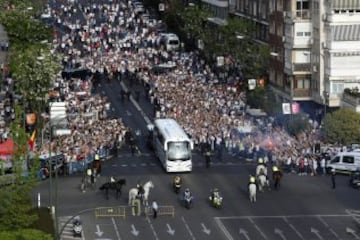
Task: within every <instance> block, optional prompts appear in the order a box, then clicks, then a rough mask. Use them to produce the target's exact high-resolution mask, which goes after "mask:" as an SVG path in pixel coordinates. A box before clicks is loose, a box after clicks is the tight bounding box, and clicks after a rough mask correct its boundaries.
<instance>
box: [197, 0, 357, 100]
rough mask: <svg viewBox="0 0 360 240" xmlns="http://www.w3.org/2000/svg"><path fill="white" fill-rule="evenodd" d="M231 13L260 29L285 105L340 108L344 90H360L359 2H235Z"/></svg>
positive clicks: (275, 84) (259, 36)
mask: <svg viewBox="0 0 360 240" xmlns="http://www.w3.org/2000/svg"><path fill="white" fill-rule="evenodd" d="M203 1H204V0H203ZM229 13H230V14H233V15H235V16H238V17H240V18H243V19H247V20H250V21H254V22H255V23H256V34H255V36H254V37H255V38H256V39H257V40H258V41H259V42H262V43H265V44H269V46H270V47H271V49H272V53H271V63H270V66H271V68H270V69H269V81H270V83H271V86H272V88H273V89H274V91H275V93H276V94H277V95H278V96H279V97H280V98H282V99H283V100H284V101H287V100H290V101H297V102H299V103H300V104H307V103H311V104H312V105H313V106H316V105H319V104H321V105H324V104H325V105H326V106H329V107H339V106H340V105H341V98H342V94H343V90H344V89H345V88H350V89H351V88H355V87H357V88H360V0H231V1H229Z"/></svg>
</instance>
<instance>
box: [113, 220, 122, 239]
mask: <svg viewBox="0 0 360 240" xmlns="http://www.w3.org/2000/svg"><path fill="white" fill-rule="evenodd" d="M111 221H112V223H113V226H114V229H115V233H116V237H117V238H118V240H121V237H120V233H119V229H118V227H117V226H116V222H115V219H114V218H111Z"/></svg>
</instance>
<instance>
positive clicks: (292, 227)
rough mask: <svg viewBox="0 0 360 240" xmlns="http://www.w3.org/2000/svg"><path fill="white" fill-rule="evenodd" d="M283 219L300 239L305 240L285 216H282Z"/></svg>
mask: <svg viewBox="0 0 360 240" xmlns="http://www.w3.org/2000/svg"><path fill="white" fill-rule="evenodd" d="M283 219H284V221H285V222H286V223H287V224H288V225H289V226H290V227H291V229H292V230H293V231H294V232H295V233H296V235H298V237H299V238H301V239H302V240H305V239H304V237H303V235H302V234H301V233H300V232H299V231H298V230H297V229H296V228H295V226H294V225H292V224H291V223H289V221H288V220H287V218H286V217H283Z"/></svg>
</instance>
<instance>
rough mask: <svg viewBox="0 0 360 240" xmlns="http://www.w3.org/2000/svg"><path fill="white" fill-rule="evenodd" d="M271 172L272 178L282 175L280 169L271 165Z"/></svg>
mask: <svg viewBox="0 0 360 240" xmlns="http://www.w3.org/2000/svg"><path fill="white" fill-rule="evenodd" d="M272 172H273V174H272V177H273V180H276V179H275V178H276V177H279V178H281V177H282V172H281V171H280V169H279V168H278V167H277V166H273V167H272ZM278 180H280V179H278ZM275 185H277V183H276V181H275Z"/></svg>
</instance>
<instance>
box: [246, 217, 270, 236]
mask: <svg viewBox="0 0 360 240" xmlns="http://www.w3.org/2000/svg"><path fill="white" fill-rule="evenodd" d="M248 219H249V221H250V222H251V223H252V224H253V225H254V227H255V228H256V230H257V231H258V232H259V233H260V235H261V236H262V237H263V238H264V239H268V238H267V236H266V235H265V233H264V232H263V231H261V229H260V227H259V226H258V225H257V224H256V223H255V222H254V220H252V218H248Z"/></svg>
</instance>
